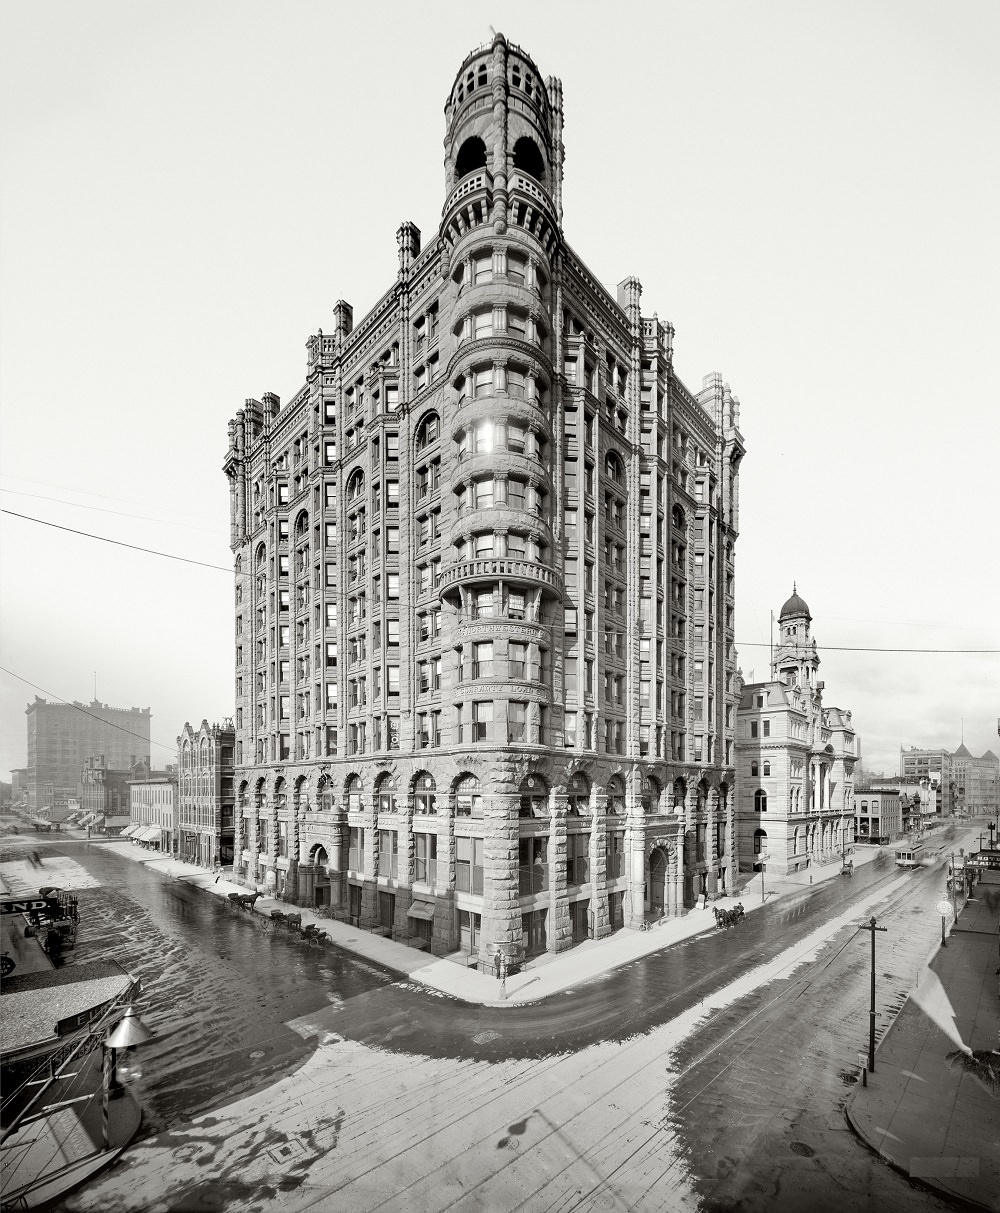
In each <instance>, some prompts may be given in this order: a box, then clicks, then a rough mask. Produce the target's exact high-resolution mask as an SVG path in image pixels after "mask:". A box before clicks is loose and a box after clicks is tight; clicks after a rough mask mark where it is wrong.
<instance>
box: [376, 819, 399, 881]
mask: <svg viewBox="0 0 1000 1213" xmlns="http://www.w3.org/2000/svg"><path fill="white" fill-rule="evenodd" d="M378 874H379V876H388V877H389V879H390V880H398V879H399V835H398V834H397V832H396V831H395V830H379V832H378Z"/></svg>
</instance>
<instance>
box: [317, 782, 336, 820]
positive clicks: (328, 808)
mask: <svg viewBox="0 0 1000 1213" xmlns="http://www.w3.org/2000/svg"><path fill="white" fill-rule="evenodd" d="M316 800H317V805H318V807H319V811H320V812H321V813H332V812H333V782H332V781H331V779H330V776H329V775H323V776H322V777H321V778H320V781H319V786H318V788H317V790H316Z"/></svg>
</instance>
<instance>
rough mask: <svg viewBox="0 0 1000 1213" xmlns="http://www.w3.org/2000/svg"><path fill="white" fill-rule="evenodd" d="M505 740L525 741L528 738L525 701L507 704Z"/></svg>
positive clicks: (513, 741)
mask: <svg viewBox="0 0 1000 1213" xmlns="http://www.w3.org/2000/svg"><path fill="white" fill-rule="evenodd" d="M507 740H508V742H510V743H512V744H513V743H515V742H526V741H528V740H529V738H528V705H527V704H526V703H515V702H513V701H511V702H509V703H508V704H507Z"/></svg>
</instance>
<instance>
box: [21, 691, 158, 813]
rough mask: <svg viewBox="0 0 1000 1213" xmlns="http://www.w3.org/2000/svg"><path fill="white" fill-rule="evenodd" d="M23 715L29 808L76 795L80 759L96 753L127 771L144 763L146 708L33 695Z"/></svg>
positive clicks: (109, 764)
mask: <svg viewBox="0 0 1000 1213" xmlns="http://www.w3.org/2000/svg"><path fill="white" fill-rule="evenodd" d="M25 715H26V716H27V718H28V765H27V775H26V790H27V798H28V808H29V809H30V810H31V811H32V812H37V811H38V810H39V809H42V808H45V807H46V806H48V805H55V804H59V803H62V802H65V801H67V800H69V799H70V798H71V797H75V796H76V795H77V788H78V787H79V784H80V777H81V773H82V771H83V764H84V761H85V759H87V758H91V757H94V756H95V755H98V754H101V755H103V756H104V761H105V765H106V766H107V767H108V768H110V769H114V770H128V769H129V768H130V767H133V766H134V765H135V764H136V763H137V762H145V763H148V762H149V721H150V711H149V708H112V707H109V706H108V705H107V704H104V703H99V702H98V701H97V700H96V699H95V700H93V701H92V702H91V703H88V704H83V703H77V702H75V701H74V702H73V703H49V702H48V700H45V699H40V698H39V697H38V696H37V695H36V696H35V701H34V703H29V704H28V706H27V708H25Z"/></svg>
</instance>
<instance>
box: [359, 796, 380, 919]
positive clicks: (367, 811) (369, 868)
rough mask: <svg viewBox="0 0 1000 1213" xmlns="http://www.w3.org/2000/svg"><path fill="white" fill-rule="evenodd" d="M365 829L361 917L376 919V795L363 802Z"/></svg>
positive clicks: (377, 872)
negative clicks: (366, 802)
mask: <svg viewBox="0 0 1000 1213" xmlns="http://www.w3.org/2000/svg"><path fill="white" fill-rule="evenodd" d="M361 810H362V814H363V817H362V820H363V823H364V829H365V880H364V887H363V888H362V890H361V917H362V918H363V919H365V918H367V919H374V918H376V917H377V915H378V874H379V871H378V811H377V809H376V807H375V797H374V796H372V797H370V798H369V801H368V804H367V805H366V804H365V803H364V801H363V800H362V802H361Z"/></svg>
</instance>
